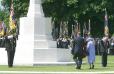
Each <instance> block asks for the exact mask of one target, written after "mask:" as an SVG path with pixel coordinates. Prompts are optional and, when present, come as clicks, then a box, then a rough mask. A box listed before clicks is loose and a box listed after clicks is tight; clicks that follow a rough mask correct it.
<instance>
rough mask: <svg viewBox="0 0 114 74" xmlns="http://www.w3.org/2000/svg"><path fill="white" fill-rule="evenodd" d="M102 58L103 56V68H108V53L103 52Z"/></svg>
mask: <svg viewBox="0 0 114 74" xmlns="http://www.w3.org/2000/svg"><path fill="white" fill-rule="evenodd" d="M101 56H102V66H103V67H106V66H107V53H106V52H103V53H102V54H101Z"/></svg>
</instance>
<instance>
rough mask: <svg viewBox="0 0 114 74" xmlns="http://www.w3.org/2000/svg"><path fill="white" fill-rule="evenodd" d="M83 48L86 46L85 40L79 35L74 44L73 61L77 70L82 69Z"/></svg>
mask: <svg viewBox="0 0 114 74" xmlns="http://www.w3.org/2000/svg"><path fill="white" fill-rule="evenodd" d="M83 46H84V39H83V37H81V35H80V33H78V34H77V36H75V37H74V42H73V49H72V54H73V59H74V61H75V63H76V65H77V67H76V69H81V64H82V58H83V56H82V55H83Z"/></svg>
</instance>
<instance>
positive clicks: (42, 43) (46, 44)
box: [34, 40, 57, 48]
mask: <svg viewBox="0 0 114 74" xmlns="http://www.w3.org/2000/svg"><path fill="white" fill-rule="evenodd" d="M34 47H35V48H56V47H57V44H56V41H51V40H35V42H34Z"/></svg>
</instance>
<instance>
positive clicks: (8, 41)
mask: <svg viewBox="0 0 114 74" xmlns="http://www.w3.org/2000/svg"><path fill="white" fill-rule="evenodd" d="M5 47H6V51H7V56H8V66H9V67H12V66H13V60H14V55H15V47H16V38H15V37H12V38H8V37H6V38H5Z"/></svg>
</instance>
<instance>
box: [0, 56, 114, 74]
mask: <svg viewBox="0 0 114 74" xmlns="http://www.w3.org/2000/svg"><path fill="white" fill-rule="evenodd" d="M83 61H84V63H83V65H82V69H81V70H77V69H75V65H64V66H63V65H58V66H57V65H56V66H52V65H51V66H49V65H48V66H14V67H13V68H8V66H6V65H5V66H3V65H1V66H0V71H42V72H45V71H46V72H58V71H59V72H77V71H79V72H80V71H84V72H96V71H100V72H104V71H114V56H108V66H107V67H102V66H101V57H100V56H96V62H95V69H92V70H90V69H89V65H88V63H87V59H86V58H84V59H83Z"/></svg>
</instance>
